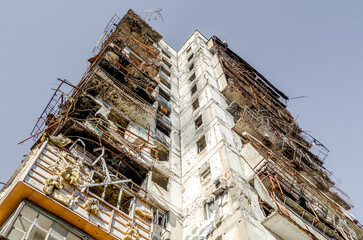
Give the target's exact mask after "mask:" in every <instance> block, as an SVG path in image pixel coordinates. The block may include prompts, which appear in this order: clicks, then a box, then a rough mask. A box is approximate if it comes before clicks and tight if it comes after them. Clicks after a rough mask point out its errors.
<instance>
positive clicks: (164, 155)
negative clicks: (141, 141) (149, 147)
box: [155, 141, 169, 162]
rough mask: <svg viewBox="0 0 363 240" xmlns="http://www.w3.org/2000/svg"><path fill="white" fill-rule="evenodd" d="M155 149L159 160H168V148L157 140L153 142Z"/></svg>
mask: <svg viewBox="0 0 363 240" xmlns="http://www.w3.org/2000/svg"><path fill="white" fill-rule="evenodd" d="M155 145H156V149H157V150H158V158H159V161H162V162H166V161H169V150H168V149H167V148H165V147H164V146H163V145H162V144H160V143H159V142H158V141H156V142H155Z"/></svg>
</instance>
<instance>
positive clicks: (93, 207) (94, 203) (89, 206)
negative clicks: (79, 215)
mask: <svg viewBox="0 0 363 240" xmlns="http://www.w3.org/2000/svg"><path fill="white" fill-rule="evenodd" d="M98 205H99V202H98V200H97V199H95V198H88V199H87V201H86V202H85V203H84V205H83V207H84V208H85V210H86V211H88V212H90V213H91V214H94V215H97V214H98V213H99V212H100V208H99V206H98Z"/></svg>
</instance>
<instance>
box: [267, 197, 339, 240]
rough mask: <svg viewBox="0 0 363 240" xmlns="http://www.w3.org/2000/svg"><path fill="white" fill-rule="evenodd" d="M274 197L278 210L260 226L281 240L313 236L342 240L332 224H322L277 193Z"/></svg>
mask: <svg viewBox="0 0 363 240" xmlns="http://www.w3.org/2000/svg"><path fill="white" fill-rule="evenodd" d="M276 195H278V197H277V198H276V199H277V205H278V206H279V210H277V211H275V212H273V213H271V215H269V216H268V217H267V218H265V219H264V220H263V221H262V225H264V226H265V227H266V228H267V229H269V230H270V231H271V232H272V233H274V234H276V235H277V236H279V237H280V238H281V239H282V240H290V239H298V240H305V239H306V240H308V239H312V238H313V236H314V237H315V238H318V239H337V240H344V237H343V236H342V234H341V233H339V231H337V230H336V229H334V227H333V224H332V223H331V224H329V223H324V222H322V221H321V219H319V218H318V217H316V216H315V215H314V214H313V213H311V212H309V211H307V210H306V209H304V208H303V207H301V206H300V205H299V204H298V203H297V202H295V201H294V200H292V199H291V198H289V197H287V196H285V195H283V194H281V193H279V192H277V191H276Z"/></svg>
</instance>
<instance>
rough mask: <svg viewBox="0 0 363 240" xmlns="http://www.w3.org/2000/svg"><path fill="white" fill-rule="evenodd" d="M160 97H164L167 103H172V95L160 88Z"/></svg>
mask: <svg viewBox="0 0 363 240" xmlns="http://www.w3.org/2000/svg"><path fill="white" fill-rule="evenodd" d="M159 95H160V96H162V97H163V98H164V99H165V100H166V101H170V95H169V94H167V93H166V92H165V91H164V90H163V89H161V88H159Z"/></svg>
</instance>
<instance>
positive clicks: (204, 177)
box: [200, 166, 210, 182]
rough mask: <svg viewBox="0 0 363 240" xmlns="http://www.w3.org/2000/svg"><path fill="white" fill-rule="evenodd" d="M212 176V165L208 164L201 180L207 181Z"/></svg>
mask: <svg viewBox="0 0 363 240" xmlns="http://www.w3.org/2000/svg"><path fill="white" fill-rule="evenodd" d="M209 177H210V167H209V166H208V167H207V168H206V169H205V170H204V171H203V172H202V173H201V174H200V180H201V181H202V182H205V181H206V180H207V179H208V178H209Z"/></svg>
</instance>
